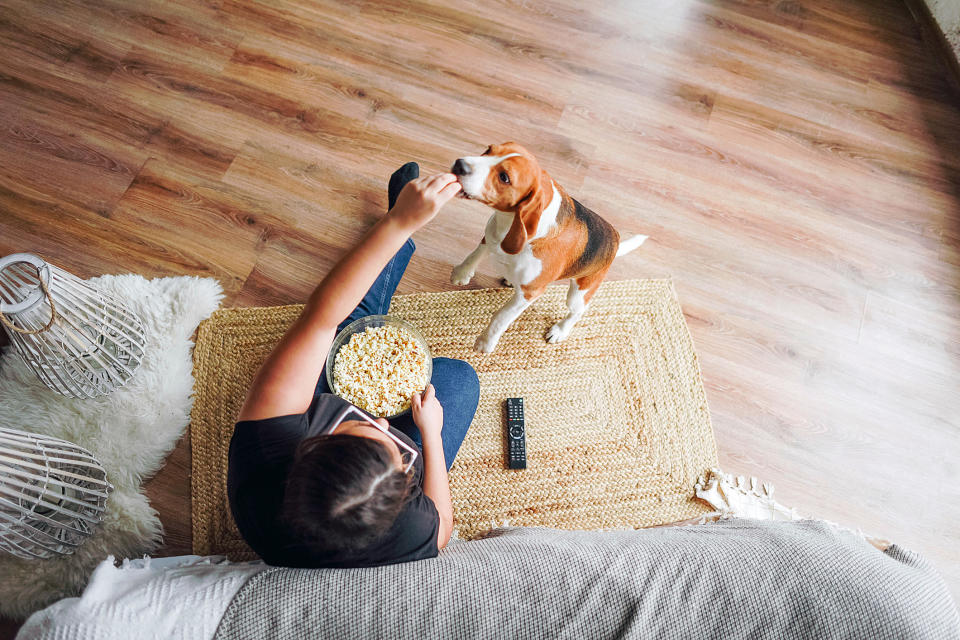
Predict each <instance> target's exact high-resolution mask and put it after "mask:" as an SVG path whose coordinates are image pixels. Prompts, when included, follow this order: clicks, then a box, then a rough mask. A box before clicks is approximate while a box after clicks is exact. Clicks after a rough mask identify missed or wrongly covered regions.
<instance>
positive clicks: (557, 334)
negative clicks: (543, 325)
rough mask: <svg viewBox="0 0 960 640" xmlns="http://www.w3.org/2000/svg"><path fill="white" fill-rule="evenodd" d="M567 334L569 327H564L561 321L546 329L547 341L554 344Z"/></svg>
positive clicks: (568, 333) (565, 337) (563, 338)
mask: <svg viewBox="0 0 960 640" xmlns="http://www.w3.org/2000/svg"><path fill="white" fill-rule="evenodd" d="M568 335H570V328H569V327H564V326H563V322H562V321H561V322H558V323H557V324H555V325H553V326H552V327H550V330H549V331H547V342H549V343H550V344H556V343H557V342H562V341H563V340H566V339H567V336H568Z"/></svg>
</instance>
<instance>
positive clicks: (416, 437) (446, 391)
mask: <svg viewBox="0 0 960 640" xmlns="http://www.w3.org/2000/svg"><path fill="white" fill-rule="evenodd" d="M415 250H416V245H414V244H413V240H407V242H406V243H405V244H404V245H403V246H402V247H400V250H399V251H397V253H396V255H394V256H393V258H391V259H390V262H388V263H387V266H385V267H384V268H383V271H381V272H380V275H378V276H377V279H376V280H374V281H373V284H372V285H371V286H370V289H369V290H368V291H367V293H366V294H365V295H364V296H363V300H361V301H360V304H359V305H357V308H356V309H354V310H353V312H352V313H351V314H350V315H349V316H347V319H346V320H344V321H343V322H341V323H340V326H339V327H337V331H340V330H342V329H343V328H344V327H346V326H347V325H348V324H350V323H351V322H353V321H354V320H357V319H359V318H363V317H365V316H372V315H383V314H386V313H388V312H389V311H390V298H392V297H393V292H394V291H396V289H397V285H398V284H400V278H402V277H403V272H404V271H406V269H407V264H409V263H410V257H411V256H412V255H413V252H414V251H415ZM430 382H431V383H433V386H434V388H435V389H436V391H437V400H439V401H440V406H442V407H443V430H442V431H441V433H440V437H441V439H442V440H443V457H444V459H445V460H446V463H447V470H448V471H449V470H450V466H451V465H452V464H453V459H454V458H455V457H456V455H457V451H459V450H460V445H461V443H463V438H464V437H465V436H466V435H467V429H468V428H469V427H470V423H471V422H472V421H473V415H474V414H475V413H476V412H477V403H478V402H479V400H480V380H479V379H478V378H477V372H476V371H474V370H473V367H471V366H470V365H469V364H467V363H466V362H464V361H463V360H454V359H452V358H434V359H433V376H432V377H431V379H430ZM320 393H330V387H329V386H328V385H327V374H326V368H324V371H323V372H321V374H320V379H319V380H318V381H317V390H316V394H320ZM391 426H393V427H395V428H397V429H399V430H400V431H403V432H404V433H405V434H407V435H408V436H410V438H411V439H412V440H413V441H414V442H415V443H417V446H418V447H421V448H422V447H423V441H422V440H421V439H420V430H419V429H418V428H417V426H416V425H415V424H414V422H413V416H412V414H411V413H406V414H404V415H402V416H400V417H398V418H395V419H394V420H393V422H392V423H391Z"/></svg>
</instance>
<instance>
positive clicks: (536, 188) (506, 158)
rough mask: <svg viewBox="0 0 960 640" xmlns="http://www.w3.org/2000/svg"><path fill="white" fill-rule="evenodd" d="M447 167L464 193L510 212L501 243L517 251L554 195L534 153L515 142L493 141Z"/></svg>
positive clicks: (502, 245) (508, 249)
mask: <svg viewBox="0 0 960 640" xmlns="http://www.w3.org/2000/svg"><path fill="white" fill-rule="evenodd" d="M450 171H451V172H452V173H453V174H454V175H456V176H457V180H459V181H460V186H461V188H462V190H461V191H460V194H461V195H462V196H463V197H465V198H470V199H472V200H478V201H480V202H482V203H484V204H486V205H489V206H491V207H493V208H494V209H496V210H498V211H505V212H509V213H513V225H512V226H511V227H510V231H509V232H508V233H507V235H506V237H504V239H503V241H502V242H501V243H500V247H501V248H502V249H503V250H504V251H505V252H506V253H512V254H516V253H520V251H521V250H522V249H523V247H524V245H526V244H527V240H528V239H529V238H530V237H531V236H533V235H534V233H536V230H537V224H538V223H539V222H540V214H541V213H542V212H543V210H544V209H545V208H546V206H547V205H548V204H549V203H550V200H551V199H552V198H553V189H552V186H553V182H552V181H551V180H550V176H548V175H547V173H546V172H545V171H544V170H543V169H541V168H540V165H539V164H538V163H537V159H536V158H535V157H533V154H531V153H530V152H529V151H527V150H526V149H524V148H523V147H521V146H520V145H519V144H517V143H516V142H504V143H503V144H494V145H490V146H489V147H487V150H486V151H484V152H483V155H479V156H467V157H465V158H458V159H457V161H456V162H454V163H453V167H451V169H450Z"/></svg>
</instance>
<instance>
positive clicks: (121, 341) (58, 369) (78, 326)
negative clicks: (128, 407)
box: [0, 253, 145, 398]
mask: <svg viewBox="0 0 960 640" xmlns="http://www.w3.org/2000/svg"><path fill="white" fill-rule="evenodd" d="M0 325H2V326H3V329H4V331H6V333H7V335H8V336H9V337H10V342H11V343H12V344H13V346H14V348H15V349H16V351H17V353H18V354H19V355H20V357H21V358H22V359H23V361H24V362H25V363H26V364H27V366H28V367H30V369H31V370H32V371H33V372H34V373H35V374H36V375H37V377H38V378H40V380H41V381H43V383H44V384H46V385H47V386H48V387H49V388H50V389H52V390H54V391H57V392H59V393H62V394H63V395H65V396H69V397H71V398H94V397H97V396H101V395H105V394H107V393H110V392H111V391H113V390H114V389H116V388H118V387H121V386H123V385H124V384H125V383H126V382H127V380H129V379H130V378H131V377H132V376H133V374H134V373H135V372H136V370H137V368H138V367H139V366H140V362H141V360H142V359H143V354H144V345H145V341H144V333H143V323H142V322H141V321H140V318H139V317H137V315H136V314H135V313H133V312H132V311H130V309H128V308H127V307H126V306H125V305H124V304H123V303H121V302H120V301H119V300H117V299H116V298H114V297H113V296H111V295H110V294H108V293H105V292H103V291H100V290H99V289H97V288H96V287H95V286H93V285H91V284H90V283H88V282H85V281H83V280H81V279H80V278H78V277H76V276H75V275H73V274H72V273H69V272H67V271H64V270H63V269H60V268H59V267H56V266H54V265H52V264H50V263H48V262H46V261H44V260H43V259H42V258H40V257H39V256H35V255H33V254H30V253H15V254H12V255H9V256H6V257H4V258H0Z"/></svg>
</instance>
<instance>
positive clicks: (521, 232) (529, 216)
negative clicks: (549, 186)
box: [500, 179, 547, 255]
mask: <svg viewBox="0 0 960 640" xmlns="http://www.w3.org/2000/svg"><path fill="white" fill-rule="evenodd" d="M542 184H544V181H543V180H542V179H538V180H537V181H536V182H534V183H533V186H532V187H530V191H528V192H527V195H525V196H523V198H521V199H520V202H518V203H517V208H516V209H514V211H513V224H511V225H510V231H508V232H507V235H505V236H504V237H503V240H502V241H501V242H500V248H501V249H503V252H504V253H509V254H511V255H516V254H518V253H520V252H521V251H523V247H524V245H526V244H527V240H528V239H529V238H530V237H531V236H532V235H533V234H535V233H536V232H537V225H538V224H539V223H540V214H541V213H543V209H544V207H546V206H547V202H546V197H545V194H544V192H543V189H541V188H540V186H541V185H542Z"/></svg>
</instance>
